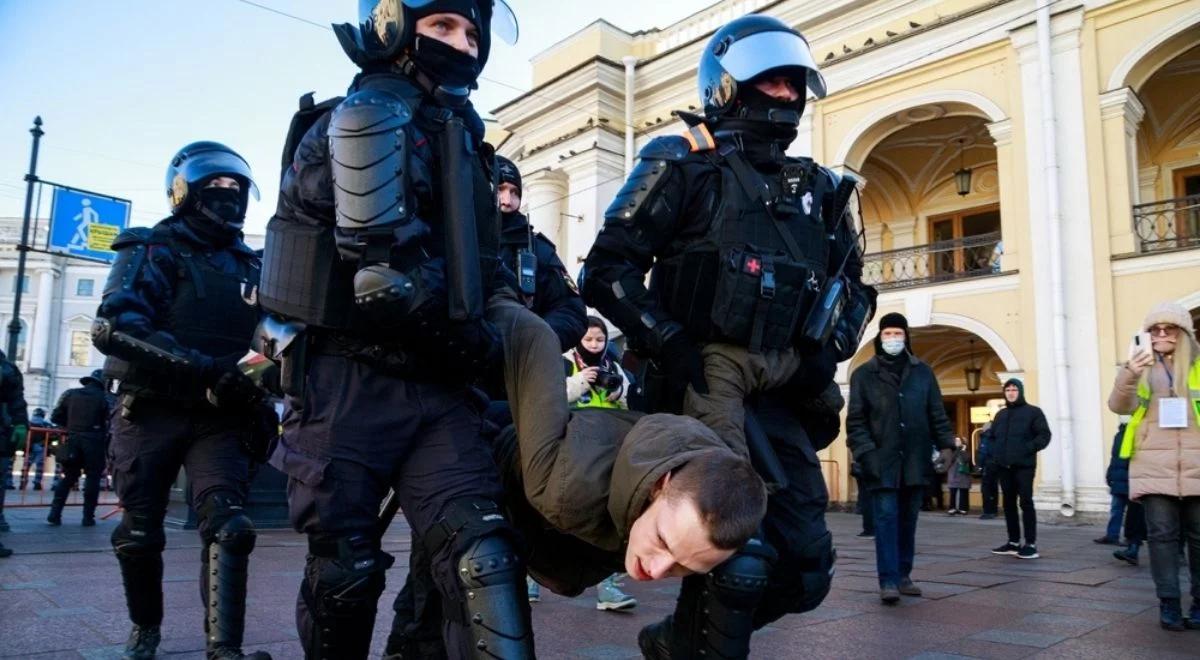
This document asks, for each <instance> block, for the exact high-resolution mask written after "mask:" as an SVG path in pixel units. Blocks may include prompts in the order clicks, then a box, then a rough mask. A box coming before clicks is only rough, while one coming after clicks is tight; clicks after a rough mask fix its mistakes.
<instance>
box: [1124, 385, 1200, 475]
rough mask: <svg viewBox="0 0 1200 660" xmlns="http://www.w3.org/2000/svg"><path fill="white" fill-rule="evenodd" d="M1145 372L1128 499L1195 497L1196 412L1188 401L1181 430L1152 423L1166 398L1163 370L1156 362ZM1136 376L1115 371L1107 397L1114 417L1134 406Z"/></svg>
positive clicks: (1199, 431)
mask: <svg viewBox="0 0 1200 660" xmlns="http://www.w3.org/2000/svg"><path fill="white" fill-rule="evenodd" d="M1152 368H1153V371H1152V372H1151V373H1150V383H1149V384H1150V407H1149V408H1148V409H1147V410H1146V417H1145V418H1144V419H1142V423H1141V425H1140V426H1139V427H1138V429H1137V435H1136V436H1135V438H1134V445H1133V447H1134V451H1133V458H1131V459H1130V461H1129V497H1130V499H1138V498H1139V497H1141V496H1143V495H1172V496H1175V497H1200V427H1197V425H1196V411H1195V409H1194V408H1193V407H1192V405H1191V402H1190V401H1189V402H1188V424H1187V427H1186V428H1182V429H1163V428H1159V427H1158V405H1159V404H1158V401H1159V399H1161V398H1164V397H1167V396H1170V386H1169V384H1168V379H1167V375H1166V373H1165V372H1164V371H1163V368H1162V367H1161V366H1159V365H1158V364H1157V363H1156V364H1155V365H1154V366H1153V367H1152ZM1137 384H1138V376H1137V374H1135V373H1134V372H1133V371H1132V370H1131V369H1129V368H1128V367H1121V369H1120V370H1118V371H1117V382H1116V383H1115V384H1114V385H1113V391H1112V394H1110V395H1109V397H1108V407H1109V409H1110V410H1112V411H1113V412H1115V413H1117V414H1119V415H1130V414H1133V411H1134V410H1135V409H1136V408H1137V404H1138V401H1137ZM1175 390H1176V394H1180V392H1181V391H1182V395H1183V396H1184V397H1187V396H1188V390H1187V384H1186V383H1177V384H1176V388H1175Z"/></svg>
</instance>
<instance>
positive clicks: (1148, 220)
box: [1133, 195, 1200, 253]
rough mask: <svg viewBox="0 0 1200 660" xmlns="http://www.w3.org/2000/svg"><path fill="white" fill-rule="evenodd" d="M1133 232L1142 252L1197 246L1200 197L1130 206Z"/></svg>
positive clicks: (1199, 232) (1199, 227)
mask: <svg viewBox="0 0 1200 660" xmlns="http://www.w3.org/2000/svg"><path fill="white" fill-rule="evenodd" d="M1133 231H1134V232H1135V233H1136V234H1137V237H1138V251H1139V252H1142V253H1147V252H1161V251H1163V250H1176V249H1180V248H1191V247H1200V195H1190V196H1188V197H1179V198H1176V199H1167V200H1162V201H1158V202H1150V203H1148V204H1138V205H1137V206H1134V207H1133Z"/></svg>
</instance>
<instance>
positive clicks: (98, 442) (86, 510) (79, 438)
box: [54, 433, 108, 520]
mask: <svg viewBox="0 0 1200 660" xmlns="http://www.w3.org/2000/svg"><path fill="white" fill-rule="evenodd" d="M67 442H68V443H70V444H72V445H75V446H77V448H78V451H77V455H76V456H75V460H71V461H67V462H65V463H64V465H63V478H62V479H61V480H60V481H59V482H58V486H56V487H55V488H54V503H55V507H57V510H58V512H59V513H61V512H62V509H61V507H62V505H63V504H65V503H66V501H67V496H68V495H70V493H71V489H72V488H74V487H75V484H76V482H78V481H79V475H80V474H81V473H84V474H86V477H85V478H84V480H83V519H84V520H90V519H92V518H94V517H95V515H96V502H97V501H98V500H99V499H100V476H101V475H103V474H104V463H105V460H106V459H105V453H106V452H107V450H108V442H107V438H106V436H105V435H104V434H102V433H88V434H85V433H79V434H75V435H72V436H71V437H69V438H68V439H67Z"/></svg>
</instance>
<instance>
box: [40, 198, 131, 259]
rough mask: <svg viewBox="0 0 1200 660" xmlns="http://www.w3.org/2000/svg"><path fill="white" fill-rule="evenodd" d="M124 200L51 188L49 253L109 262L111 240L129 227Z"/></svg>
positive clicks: (127, 203)
mask: <svg viewBox="0 0 1200 660" xmlns="http://www.w3.org/2000/svg"><path fill="white" fill-rule="evenodd" d="M129 210H130V203H129V201H128V200H124V199H116V198H113V197H107V196H104V195H96V194H93V193H87V192H83V191H80V190H74V189H71V188H62V187H55V188H54V201H53V205H52V207H51V211H50V249H51V250H53V251H56V252H66V253H68V254H73V255H77V256H81V257H90V258H92V259H104V260H106V261H111V260H112V258H113V257H114V256H115V253H114V252H113V251H112V243H113V240H114V239H115V238H116V237H117V234H119V233H121V230H123V229H125V227H126V226H127V225H128V224H129Z"/></svg>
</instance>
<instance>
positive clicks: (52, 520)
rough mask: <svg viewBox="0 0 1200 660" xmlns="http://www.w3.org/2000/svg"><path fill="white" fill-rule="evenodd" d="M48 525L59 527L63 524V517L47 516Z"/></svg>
mask: <svg viewBox="0 0 1200 660" xmlns="http://www.w3.org/2000/svg"><path fill="white" fill-rule="evenodd" d="M46 524H47V525H50V526H51V527H58V526H59V525H61V524H62V516H56V515H54V514H53V513H52V514H50V515H48V516H46Z"/></svg>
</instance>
